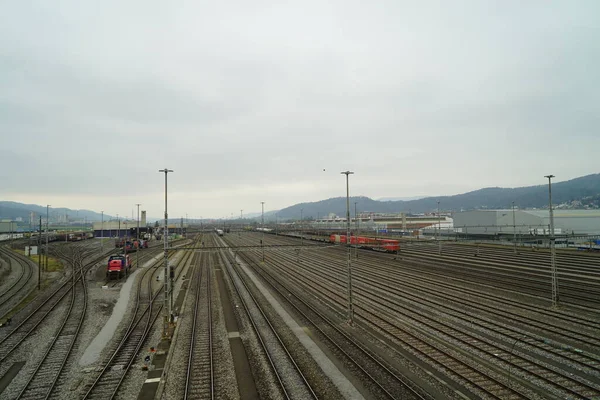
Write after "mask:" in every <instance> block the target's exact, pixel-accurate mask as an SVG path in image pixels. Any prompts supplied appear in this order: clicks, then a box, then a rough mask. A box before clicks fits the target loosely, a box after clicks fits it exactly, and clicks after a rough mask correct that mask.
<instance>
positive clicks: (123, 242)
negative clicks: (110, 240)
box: [115, 238, 148, 251]
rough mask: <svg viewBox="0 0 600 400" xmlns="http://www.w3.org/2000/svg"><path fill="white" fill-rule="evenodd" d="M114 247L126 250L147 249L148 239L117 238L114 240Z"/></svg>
mask: <svg viewBox="0 0 600 400" xmlns="http://www.w3.org/2000/svg"><path fill="white" fill-rule="evenodd" d="M115 248H118V249H121V248H123V249H125V250H127V251H134V250H136V249H147V248H148V241H147V240H143V239H140V240H135V239H133V240H127V239H126V238H119V239H117V240H115Z"/></svg>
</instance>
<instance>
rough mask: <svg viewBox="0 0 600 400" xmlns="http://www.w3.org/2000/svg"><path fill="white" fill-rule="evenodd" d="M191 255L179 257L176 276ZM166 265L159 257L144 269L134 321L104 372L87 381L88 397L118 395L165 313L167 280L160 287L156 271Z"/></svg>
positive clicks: (85, 396) (108, 397)
mask: <svg viewBox="0 0 600 400" xmlns="http://www.w3.org/2000/svg"><path fill="white" fill-rule="evenodd" d="M171 254H173V253H171ZM190 256H191V253H189V252H188V253H186V255H185V256H184V257H182V258H180V259H179V260H178V263H177V267H176V272H175V280H177V279H178V278H179V276H180V275H181V273H182V271H183V270H184V268H182V266H183V265H185V263H186V262H187V261H188V259H189V257H190ZM162 265H163V261H162V260H159V261H157V262H156V263H155V265H154V266H152V267H149V268H146V269H145V270H143V273H142V276H141V277H140V278H139V281H138V284H137V295H136V300H135V305H134V307H133V309H134V311H133V315H132V317H131V318H130V323H129V325H128V326H127V327H126V329H125V333H124V334H123V337H122V338H121V340H120V341H119V342H118V343H117V345H116V348H115V349H114V350H113V351H112V352H111V353H110V355H109V357H108V359H107V360H106V361H105V362H104V363H103V367H102V369H101V371H100V373H99V374H98V375H97V377H96V378H95V380H94V381H93V382H92V383H91V384H89V385H87V387H86V389H85V393H84V394H83V398H84V399H102V400H105V399H113V398H114V397H115V396H117V394H118V391H119V389H120V387H121V385H122V384H123V382H124V380H125V378H126V376H127V374H128V372H129V370H130V369H131V367H132V365H133V363H134V361H135V359H136V356H137V355H138V353H139V352H140V349H141V348H142V346H143V345H144V343H145V341H146V340H147V338H148V336H149V334H150V333H151V330H152V328H153V326H154V324H155V322H156V320H157V319H158V317H159V316H160V315H161V311H162V309H163V305H162V303H161V302H158V303H157V301H156V300H157V299H158V298H159V295H160V294H161V293H163V291H164V290H165V288H164V284H160V285H159V287H158V288H156V289H154V288H153V284H154V279H153V273H154V272H155V271H156V270H157V269H158V268H160V267H161V266H162Z"/></svg>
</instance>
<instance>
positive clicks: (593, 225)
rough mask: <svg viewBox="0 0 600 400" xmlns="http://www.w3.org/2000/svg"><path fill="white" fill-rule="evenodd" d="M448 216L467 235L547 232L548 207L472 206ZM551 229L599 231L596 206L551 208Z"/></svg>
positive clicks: (574, 232)
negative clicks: (581, 208) (507, 207)
mask: <svg viewBox="0 0 600 400" xmlns="http://www.w3.org/2000/svg"><path fill="white" fill-rule="evenodd" d="M452 216H453V218H454V229H455V231H456V232H459V233H465V234H470V235H471V234H472V235H498V234H506V235H509V234H513V233H514V232H516V233H517V235H548V234H549V233H550V212H549V211H548V210H518V209H515V210H514V213H513V210H510V209H509V210H475V211H464V212H457V213H454V214H453V215H452ZM513 216H514V222H513ZM554 230H555V232H554V233H555V234H556V235H561V234H562V235H565V234H569V235H599V234H600V210H554Z"/></svg>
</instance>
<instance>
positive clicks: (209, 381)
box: [0, 230, 600, 400]
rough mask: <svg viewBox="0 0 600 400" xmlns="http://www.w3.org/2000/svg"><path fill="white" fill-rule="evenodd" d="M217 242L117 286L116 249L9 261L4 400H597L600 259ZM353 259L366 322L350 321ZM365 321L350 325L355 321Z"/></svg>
mask: <svg viewBox="0 0 600 400" xmlns="http://www.w3.org/2000/svg"><path fill="white" fill-rule="evenodd" d="M297 236H298V235H297V234H296V236H291V235H276V234H273V232H268V233H266V232H252V231H244V230H240V231H237V230H232V231H231V232H229V233H226V234H224V235H223V236H220V235H217V233H216V232H214V231H213V230H204V231H199V232H197V233H194V234H188V238H187V239H182V240H177V241H173V242H171V245H170V248H169V252H168V257H169V261H168V262H169V263H170V265H171V266H172V267H173V268H174V275H173V279H174V282H175V283H174V290H173V291H172V293H171V294H170V295H171V296H172V298H173V304H174V309H173V310H174V318H173V321H172V322H171V323H168V321H167V319H166V318H165V315H166V314H165V311H166V310H165V309H164V304H165V298H166V297H167V298H168V297H169V294H168V293H167V294H166V295H165V282H164V275H163V273H164V272H163V266H164V259H163V247H162V245H163V243H162V242H161V241H156V240H155V241H152V242H151V244H150V246H149V248H148V249H143V250H140V251H139V253H136V252H133V253H131V261H132V263H133V264H132V268H131V271H130V272H129V273H127V274H125V276H120V277H119V278H118V279H109V278H108V277H107V274H106V260H107V259H108V257H109V255H111V254H114V253H115V248H114V246H113V243H112V242H110V241H105V245H104V246H103V248H102V250H101V247H100V245H99V239H97V240H85V241H80V242H73V243H63V242H60V243H52V244H51V246H50V254H51V256H52V257H53V258H55V259H58V260H61V262H62V264H63V267H64V268H63V270H62V271H60V272H54V273H52V274H49V273H46V274H44V275H43V279H42V282H41V290H38V280H37V277H38V270H37V268H38V267H37V264H36V263H33V262H32V261H31V260H30V259H28V258H27V257H25V256H23V255H21V254H20V253H18V252H16V251H14V249H21V250H22V248H23V246H24V244H23V242H22V241H19V240H17V241H14V242H13V243H11V244H9V245H5V244H3V245H1V246H0V277H1V281H0V322H1V323H2V324H3V326H2V328H0V399H17V398H20V399H43V398H52V399H59V398H60V399H65V400H66V399H112V398H118V399H134V398H139V399H153V398H156V399H165V400H170V399H211V398H218V399H242V400H244V399H254V398H262V399H280V398H281V399H285V398H288V399H311V398H312V399H317V398H318V399H345V398H348V399H361V398H364V399H388V398H389V399H446V398H449V399H465V398H466V399H480V398H483V399H594V398H600V335H599V334H598V332H599V328H600V318H599V316H598V312H599V311H600V257H598V255H596V254H587V253H582V252H577V251H562V252H559V253H558V254H557V257H556V263H557V267H558V282H559V293H560V303H559V306H558V307H553V306H552V301H551V297H552V296H551V294H552V291H551V275H550V262H549V260H550V254H549V253H548V252H545V251H534V250H532V249H518V252H516V251H515V250H514V249H513V248H512V247H502V246H484V245H476V244H473V243H461V242H450V241H448V242H444V243H442V244H441V246H440V245H439V244H438V243H436V242H433V241H431V240H424V241H408V240H407V241H400V250H399V251H397V252H394V253H386V252H380V251H373V250H367V249H357V248H352V247H351V248H348V247H346V245H345V244H335V243H331V242H330V241H329V239H328V237H327V236H322V237H319V238H316V237H314V236H307V237H305V238H302V239H301V238H299V237H297ZM109 242H110V243H109ZM348 255H350V262H351V265H352V268H351V271H352V311H353V312H352V314H350V313H349V312H348V308H349V301H348ZM350 316H352V320H350Z"/></svg>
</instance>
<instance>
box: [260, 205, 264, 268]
mask: <svg viewBox="0 0 600 400" xmlns="http://www.w3.org/2000/svg"><path fill="white" fill-rule="evenodd" d="M260 205H261V207H262V217H261V226H262V239H261V240H260V247H261V249H262V261H263V262H265V202H264V201H261V202H260Z"/></svg>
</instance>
